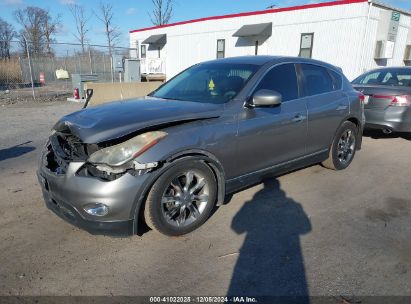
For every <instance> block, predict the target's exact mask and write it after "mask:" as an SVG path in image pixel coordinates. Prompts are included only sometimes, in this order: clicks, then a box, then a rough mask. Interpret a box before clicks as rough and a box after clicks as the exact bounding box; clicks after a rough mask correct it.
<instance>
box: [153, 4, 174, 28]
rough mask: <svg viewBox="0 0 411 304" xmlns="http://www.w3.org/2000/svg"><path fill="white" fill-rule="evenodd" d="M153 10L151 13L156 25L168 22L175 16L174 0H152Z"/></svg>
mask: <svg viewBox="0 0 411 304" xmlns="http://www.w3.org/2000/svg"><path fill="white" fill-rule="evenodd" d="M151 2H153V6H154V7H153V11H152V13H151V14H150V19H151V22H152V23H153V24H154V25H164V24H168V23H169V22H170V20H171V17H173V6H174V1H173V0H151Z"/></svg>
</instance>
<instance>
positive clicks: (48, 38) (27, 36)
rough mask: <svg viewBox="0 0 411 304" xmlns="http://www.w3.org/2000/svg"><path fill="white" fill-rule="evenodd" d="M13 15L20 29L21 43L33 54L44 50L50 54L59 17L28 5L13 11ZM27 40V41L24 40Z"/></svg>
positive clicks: (42, 52)
mask: <svg viewBox="0 0 411 304" xmlns="http://www.w3.org/2000/svg"><path fill="white" fill-rule="evenodd" d="M14 16H15V18H16V21H17V23H18V24H19V25H21V27H22V30H21V31H20V41H21V45H22V46H23V47H25V46H26V45H25V44H26V42H27V43H28V48H29V50H30V51H31V52H32V53H33V54H44V50H46V52H47V53H48V54H50V55H52V50H51V43H52V42H53V36H54V35H55V34H56V33H57V31H58V27H59V25H60V22H59V17H57V18H56V19H54V18H52V16H51V15H50V14H49V12H48V11H46V10H44V9H42V8H39V7H35V6H28V7H26V8H24V9H18V10H16V11H14ZM26 40H27V41H26Z"/></svg>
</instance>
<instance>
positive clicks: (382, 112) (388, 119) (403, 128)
mask: <svg viewBox="0 0 411 304" xmlns="http://www.w3.org/2000/svg"><path fill="white" fill-rule="evenodd" d="M364 113H365V120H366V122H365V128H370V129H390V130H392V131H394V132H411V108H410V107H388V108H386V109H365V110H364Z"/></svg>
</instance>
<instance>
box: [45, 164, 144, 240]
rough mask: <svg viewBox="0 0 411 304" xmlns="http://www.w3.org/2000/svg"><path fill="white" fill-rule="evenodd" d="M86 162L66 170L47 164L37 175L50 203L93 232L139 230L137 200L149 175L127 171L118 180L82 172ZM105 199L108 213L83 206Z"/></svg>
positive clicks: (65, 216) (47, 201)
mask: <svg viewBox="0 0 411 304" xmlns="http://www.w3.org/2000/svg"><path fill="white" fill-rule="evenodd" d="M82 165H83V163H70V164H69V166H68V168H67V172H66V173H65V174H56V173H53V172H51V171H50V170H48V169H47V168H46V167H45V166H44V165H43V164H41V165H40V168H39V170H38V171H37V176H38V179H39V181H40V185H41V188H42V192H43V197H44V200H45V203H46V206H47V207H48V208H49V209H50V210H52V211H53V212H54V213H56V214H57V215H58V216H59V217H61V218H62V219H64V220H66V221H68V222H69V223H71V224H73V225H75V226H77V227H80V228H82V229H84V230H86V231H88V232H90V233H93V234H107V235H131V234H134V233H135V224H136V223H135V222H134V221H135V218H136V217H137V216H136V214H135V206H136V205H135V203H136V201H137V199H138V198H139V197H140V196H141V189H143V188H144V187H143V185H144V184H145V181H146V180H147V179H148V175H142V176H137V177H136V176H132V175H130V174H125V175H123V176H121V177H120V178H118V179H116V180H114V181H103V180H100V179H98V178H94V177H82V176H78V175H77V174H76V172H77V171H78V170H79V169H80V168H81V167H82ZM98 203H102V204H104V205H106V206H107V207H108V208H109V212H108V214H107V215H105V216H102V217H98V216H92V215H89V214H88V213H86V212H85V210H84V209H83V208H84V206H85V205H87V204H98Z"/></svg>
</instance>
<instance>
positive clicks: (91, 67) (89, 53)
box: [88, 44, 93, 74]
mask: <svg viewBox="0 0 411 304" xmlns="http://www.w3.org/2000/svg"><path fill="white" fill-rule="evenodd" d="M88 60H89V62H90V74H93V64H92V63H91V49H90V44H89V45H88Z"/></svg>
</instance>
